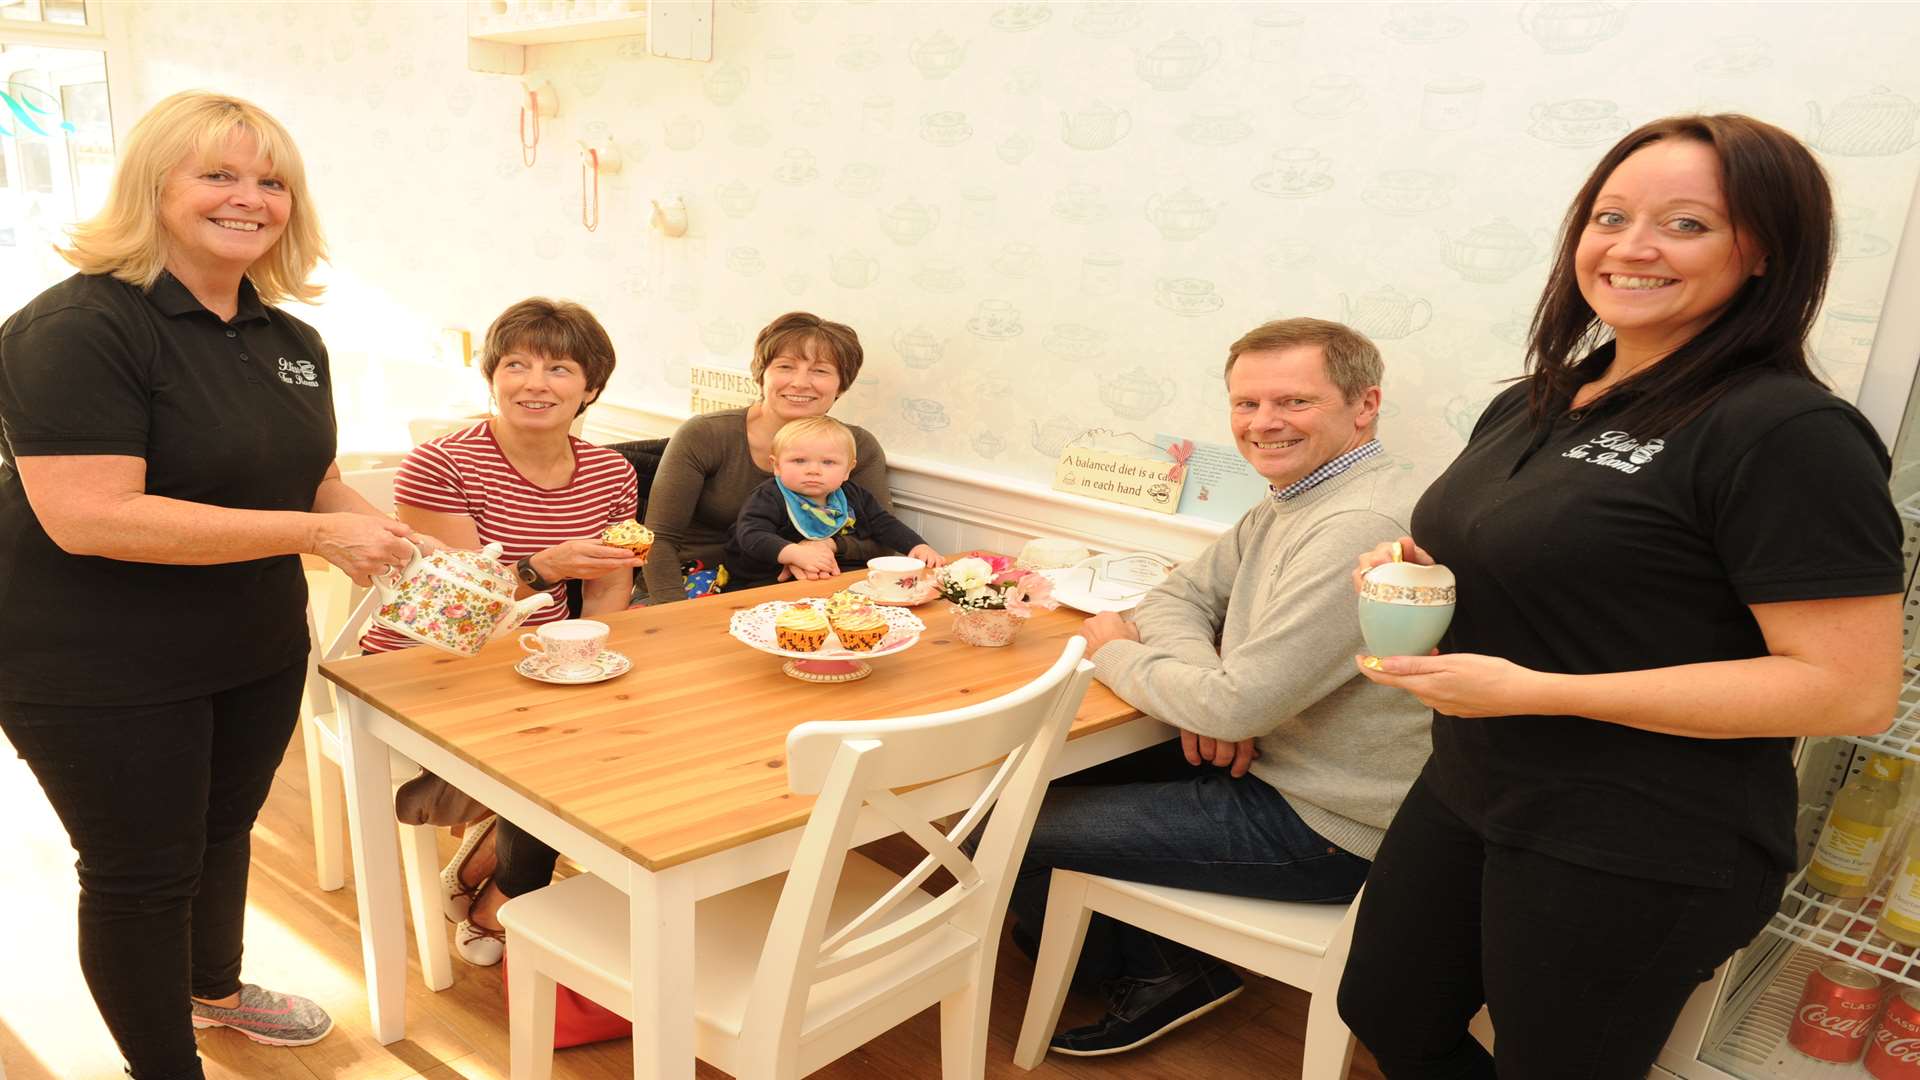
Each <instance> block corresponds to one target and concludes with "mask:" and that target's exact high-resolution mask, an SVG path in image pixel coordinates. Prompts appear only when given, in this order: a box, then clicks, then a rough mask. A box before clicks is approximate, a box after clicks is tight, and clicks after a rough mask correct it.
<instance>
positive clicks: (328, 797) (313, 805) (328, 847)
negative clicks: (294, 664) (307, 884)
mask: <svg viewBox="0 0 1920 1080" xmlns="http://www.w3.org/2000/svg"><path fill="white" fill-rule="evenodd" d="M300 738H301V743H302V744H303V748H304V751H305V753H306V757H307V809H308V810H309V811H311V812H312V814H313V876H314V880H315V882H316V883H317V884H318V885H319V887H320V891H321V892H333V891H334V890H335V889H338V888H340V887H341V886H343V885H345V884H346V883H347V873H346V865H347V833H346V829H345V827H344V826H345V822H346V798H345V788H344V782H343V781H342V780H341V778H340V765H339V763H338V762H335V761H334V760H332V759H331V758H329V757H327V754H326V749H325V747H324V745H323V741H322V738H323V737H322V735H321V733H320V722H319V721H318V720H316V719H314V718H313V717H312V716H307V717H305V718H303V719H302V720H301V721H300Z"/></svg>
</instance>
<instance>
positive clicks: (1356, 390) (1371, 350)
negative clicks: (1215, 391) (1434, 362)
mask: <svg viewBox="0 0 1920 1080" xmlns="http://www.w3.org/2000/svg"><path fill="white" fill-rule="evenodd" d="M1300 345H1318V346H1320V355H1321V356H1322V357H1323V358H1324V360H1323V362H1324V366H1325V367H1326V369H1327V381H1329V382H1331V383H1333V385H1335V386H1337V387H1339V388H1340V396H1341V397H1342V398H1344V399H1345V400H1347V401H1352V400H1353V399H1355V398H1357V397H1359V396H1360V395H1361V394H1364V393H1366V392H1367V388H1368V387H1370V386H1379V385H1380V380H1381V379H1382V378H1384V377H1385V376H1386V370H1387V366H1386V362H1385V361H1383V360H1381V359H1380V350H1379V349H1378V348H1376V347H1375V346H1374V344H1373V342H1371V341H1368V340H1367V336H1366V335H1365V334H1362V333H1361V332H1360V331H1358V330H1355V329H1354V328H1353V327H1351V326H1348V325H1346V324H1345V323H1337V322H1334V321H1332V320H1330V319H1275V320H1274V321H1272V322H1269V323H1261V324H1260V325H1259V326H1256V327H1254V328H1253V329H1251V330H1249V331H1247V332H1246V333H1245V334H1242V335H1241V336H1240V340H1239V341H1236V342H1234V343H1233V345H1232V346H1231V347H1229V348H1228V349H1227V368H1226V370H1225V371H1224V372H1222V373H1221V377H1222V378H1226V379H1231V378H1232V377H1233V364H1234V361H1236V360H1238V359H1240V354H1241V353H1250V352H1265V351H1267V350H1268V349H1291V348H1294V347H1296V346H1300Z"/></svg>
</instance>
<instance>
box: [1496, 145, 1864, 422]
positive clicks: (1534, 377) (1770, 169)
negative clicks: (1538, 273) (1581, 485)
mask: <svg viewBox="0 0 1920 1080" xmlns="http://www.w3.org/2000/svg"><path fill="white" fill-rule="evenodd" d="M1662 139H1688V140H1692V141H1694V142H1698V143H1703V144H1705V145H1706V146H1709V147H1711V148H1712V149H1713V151H1714V153H1715V155H1716V156H1718V158H1719V159H1720V187H1721V190H1722V191H1723V192H1724V193H1725V195H1726V199H1727V212H1728V215H1729V216H1730V217H1731V219H1732V222H1733V228H1734V231H1735V235H1736V237H1737V238H1738V239H1739V241H1740V243H1741V244H1742V245H1743V246H1745V247H1747V248H1748V249H1749V250H1758V251H1760V252H1761V253H1763V254H1764V255H1765V256H1766V267H1767V271H1766V273H1765V274H1763V275H1761V276H1759V277H1750V278H1748V279H1747V280H1746V282H1745V283H1744V284H1742V285H1741V286H1740V291H1738V292H1736V293H1735V294H1734V295H1733V299H1732V300H1730V301H1728V302H1727V306H1726V307H1725V308H1724V309H1722V310H1721V312H1720V314H1719V317H1717V318H1716V319H1714V321H1713V322H1712V323H1711V324H1709V325H1708V326H1707V328H1706V329H1704V330H1702V331H1700V332H1699V333H1698V334H1696V335H1694V337H1693V339H1692V340H1690V341H1688V342H1687V343H1686V344H1684V345H1682V346H1680V347H1679V348H1678V349H1676V350H1674V352H1673V353H1672V354H1671V355H1669V356H1667V357H1666V358H1665V359H1663V360H1661V361H1660V362H1659V363H1657V364H1653V365H1650V366H1649V367H1647V368H1644V369H1642V370H1641V371H1639V372H1637V373H1635V374H1634V375H1632V376H1630V377H1628V378H1627V379H1625V380H1622V381H1621V382H1620V383H1619V384H1617V386H1618V387H1629V388H1631V389H1633V390H1635V391H1637V392H1638V395H1637V398H1636V400H1634V401H1633V402H1632V403H1630V404H1629V405H1627V406H1626V408H1625V410H1624V411H1623V412H1622V413H1621V414H1620V419H1619V421H1618V422H1619V423H1620V425H1621V426H1622V427H1631V428H1632V430H1633V431H1634V433H1635V434H1636V435H1644V436H1647V437H1652V436H1656V435H1664V434H1666V433H1667V432H1670V431H1672V430H1673V429H1674V428H1676V427H1679V426H1680V425H1682V424H1684V423H1686V422H1687V421H1688V420H1691V419H1693V418H1694V417H1696V416H1698V415H1700V413H1702V412H1704V411H1705V410H1706V408H1707V407H1708V406H1709V405H1711V404H1712V403H1713V402H1714V401H1715V400H1717V399H1718V398H1719V397H1720V396H1721V395H1722V394H1724V393H1726V392H1727V391H1728V390H1730V389H1732V388H1733V387H1734V386H1735V385H1736V384H1737V383H1738V382H1740V381H1741V380H1742V379H1744V378H1746V377H1747V376H1749V375H1751V374H1753V373H1755V372H1758V371H1763V370H1774V371H1784V372H1787V373H1789V374H1792V375H1798V376H1800V377H1801V378H1804V379H1806V380H1808V381H1810V382H1814V383H1821V381H1820V379H1819V377H1818V376H1816V375H1815V374H1814V373H1813V370H1812V368H1810V367H1809V366H1808V365H1807V356H1806V340H1807V334H1808V333H1809V332H1810V331H1811V330H1812V329H1813V320H1814V317H1815V315H1816V314H1817V313H1818V312H1819V310H1820V300H1821V297H1822V296H1824V295H1825V293H1826V289H1827V271H1828V270H1829V269H1830V268H1831V267H1832V265H1833V194H1832V192H1831V190H1830V189H1829V188H1828V186H1827V177H1826V173H1825V172H1823V171H1822V170H1821V168H1820V163H1819V162H1817V161H1815V160H1814V158H1813V154H1812V153H1810V152H1809V151H1808V150H1807V148H1806V147H1805V146H1803V145H1801V143H1800V140H1798V139H1796V138H1794V137H1793V136H1792V135H1789V134H1787V133H1786V132H1784V131H1782V130H1780V129H1779V128H1777V127H1774V126H1773V125H1771V124H1766V123H1762V122H1760V121H1758V120H1755V119H1753V118H1752V117H1750V116H1741V115H1739V114H1737V113H1721V114H1718V115H1714V116H1670V117H1667V118H1666V119H1663V120H1655V121H1653V122H1651V123H1648V124H1644V125H1642V126H1641V127H1640V128H1638V129H1636V130H1635V131H1632V132H1630V133H1628V135H1627V136H1626V137H1625V138H1623V139H1621V140H1620V141H1619V142H1618V143H1616V144H1614V147H1613V149H1611V150H1609V151H1607V153H1606V155H1605V156H1603V157H1602V158H1601V159H1600V162H1599V164H1597V165H1595V166H1594V169H1593V173H1592V175H1590V176H1588V177H1587V182H1586V183H1585V184H1583V185H1581V188H1580V192H1579V194H1577V195H1575V196H1574V198H1573V205H1572V206H1570V207H1569V208H1568V209H1567V217H1566V220H1565V221H1564V222H1562V223H1561V234H1560V250H1559V253H1558V255H1556V256H1555V258H1554V262H1553V271H1552V273H1551V274H1549V275H1548V277H1547V287H1546V291H1545V292H1544V293H1542V294H1541V297H1540V304H1539V306H1538V307H1537V308H1535V309H1534V313H1533V325H1532V329H1531V333H1530V341H1529V344H1528V349H1527V377H1528V379H1529V381H1530V385H1529V386H1528V396H1527V400H1528V406H1529V409H1530V410H1531V412H1532V415H1533V418H1534V420H1535V422H1536V423H1538V422H1543V421H1544V420H1545V419H1546V418H1547V417H1548V415H1549V414H1550V413H1551V412H1552V411H1553V410H1555V409H1557V408H1565V407H1566V403H1567V402H1568V401H1569V400H1570V399H1571V398H1572V395H1573V393H1574V391H1575V390H1577V389H1578V388H1579V387H1580V386H1582V385H1584V384H1585V383H1588V382H1591V381H1592V380H1594V379H1595V378H1598V377H1599V375H1600V374H1601V372H1602V371H1603V370H1605V368H1606V366H1607V364H1608V363H1610V362H1611V358H1612V355H1613V349H1612V348H1611V346H1610V345H1604V343H1605V342H1606V340H1607V329H1606V326H1605V324H1603V323H1601V322H1600V320H1599V317H1598V316H1596V315H1595V314H1594V311H1593V308H1592V307H1591V306H1590V305H1589V304H1588V303H1587V300H1586V297H1584V296H1582V295H1581V294H1580V287H1579V282H1578V279H1577V278H1576V276H1575V271H1574V265H1573V259H1574V251H1575V249H1577V248H1578V247H1579V245H1580V236H1581V233H1582V232H1583V231H1585V229H1586V226H1587V221H1588V219H1589V218H1591V217H1592V216H1593V206H1594V203H1595V202H1597V201H1598V200H1599V197H1600V189H1601V188H1602V187H1603V186H1604V185H1605V184H1606V182H1607V178H1608V177H1610V176H1612V175H1613V171H1614V170H1615V169H1616V168H1619V166H1620V163H1621V162H1623V161H1625V160H1626V159H1627V158H1628V157H1629V156H1630V155H1632V154H1633V153H1634V152H1635V151H1637V150H1640V149H1642V148H1643V147H1645V146H1647V145H1648V144H1650V143H1655V142H1659V141H1660V140H1662ZM1821 385H1825V384H1824V383H1821ZM1609 392H1612V390H1609Z"/></svg>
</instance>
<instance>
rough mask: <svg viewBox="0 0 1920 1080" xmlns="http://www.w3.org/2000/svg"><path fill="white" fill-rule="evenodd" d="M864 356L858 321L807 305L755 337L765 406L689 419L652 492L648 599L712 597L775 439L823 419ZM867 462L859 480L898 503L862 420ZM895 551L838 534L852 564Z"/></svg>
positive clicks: (844, 560)
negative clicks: (789, 425)
mask: <svg viewBox="0 0 1920 1080" xmlns="http://www.w3.org/2000/svg"><path fill="white" fill-rule="evenodd" d="M863 359H864V354H863V353H862V351H861V349H860V338H859V336H858V335H857V334H855V333H854V332H853V328H852V327H849V326H846V325H844V324H842V323H836V322H828V321H826V320H825V319H822V318H820V317H819V316H817V315H811V314H808V313H807V312H804V311H795V312H790V313H788V314H786V315H782V316H780V317H779V318H777V319H775V320H773V321H772V322H770V323H768V324H767V326H766V329H764V330H761V331H760V336H759V337H758V338H757V339H755V341H754V343H753V367H752V368H751V372H752V375H753V381H754V382H756V383H758V384H759V385H760V388H761V392H762V397H761V399H760V401H759V403H758V404H754V405H750V406H748V407H746V408H744V409H727V410H724V411H722V412H716V413H707V414H706V415H703V416H696V417H693V418H692V419H689V420H688V421H687V422H686V423H684V424H682V425H680V429H679V430H678V431H675V432H674V433H673V439H672V441H670V442H669V443H668V444H667V452H666V454H665V456H664V457H663V458H662V459H661V461H660V470H659V472H657V473H655V474H654V478H653V488H652V491H651V492H650V493H649V494H648V496H647V520H646V525H647V528H649V529H651V530H653V551H652V553H651V554H650V556H649V557H648V560H647V566H646V585H647V603H649V604H665V603H670V602H672V601H674V600H680V599H684V598H686V597H689V596H704V595H706V594H707V593H709V592H715V591H719V588H720V587H724V586H723V585H722V584H721V583H720V582H719V580H718V579H719V578H720V577H721V575H720V574H719V573H718V572H717V571H719V570H720V569H721V565H722V562H723V560H724V558H725V554H726V549H727V537H728V536H729V535H730V534H731V533H732V531H733V524H734V522H735V521H736V520H738V518H739V517H740V508H741V507H743V506H745V505H746V502H747V498H748V496H750V495H752V494H753V492H754V490H755V489H756V488H758V487H759V486H760V485H761V484H762V483H764V482H765V481H766V479H767V478H768V477H769V476H771V475H773V474H772V473H770V472H768V471H767V469H766V463H767V462H768V461H770V460H771V456H770V455H771V454H772V450H773V436H774V433H775V432H777V431H779V430H780V428H781V425H783V424H785V423H786V422H787V421H789V420H798V419H801V418H802V417H807V416H820V415H823V414H825V413H826V412H827V411H828V410H829V409H831V408H833V403H834V402H836V401H838V400H839V399H840V395H841V394H844V393H846V391H847V387H849V386H851V385H853V380H854V378H855V377H857V376H858V375H859V374H860V364H861V362H862V360H863ZM848 426H849V427H850V428H852V430H853V438H854V446H855V451H856V457H857V458H858V460H859V466H858V467H857V468H856V469H855V470H854V472H853V476H852V478H851V479H852V480H853V482H854V483H856V484H859V485H860V486H861V487H862V488H864V489H866V490H867V492H868V493H870V494H871V495H873V497H874V498H876V499H878V500H879V501H880V504H881V505H882V506H884V507H886V508H887V509H888V510H891V509H893V496H892V493H891V492H890V490H889V489H888V487H887V456H886V453H885V452H884V451H882V450H881V449H880V442H879V440H877V439H875V438H874V437H873V435H872V434H871V433H869V432H868V431H867V430H866V429H865V428H860V427H853V425H848ZM883 554H886V552H885V551H883V550H882V549H881V548H880V547H879V546H878V545H876V544H875V543H874V542H872V541H869V540H858V539H855V538H853V537H850V536H842V537H836V538H835V556H836V557H837V558H838V560H839V561H840V563H841V565H842V567H846V566H858V565H861V564H863V563H865V562H866V560H868V559H870V558H872V557H874V556H876V555H883Z"/></svg>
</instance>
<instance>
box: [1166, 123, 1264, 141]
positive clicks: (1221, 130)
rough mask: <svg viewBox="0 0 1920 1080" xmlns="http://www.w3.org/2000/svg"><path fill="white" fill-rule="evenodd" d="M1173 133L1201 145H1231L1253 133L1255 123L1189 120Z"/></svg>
mask: <svg viewBox="0 0 1920 1080" xmlns="http://www.w3.org/2000/svg"><path fill="white" fill-rule="evenodd" d="M1173 133H1174V134H1175V135H1178V136H1180V137H1181V138H1183V139H1185V140H1187V141H1188V142H1190V143H1199V144H1200V145H1201V146H1231V145H1232V144H1234V143H1237V142H1239V141H1240V140H1242V139H1244V138H1246V137H1247V136H1249V135H1251V134H1253V125H1251V124H1249V123H1247V122H1246V121H1245V120H1189V121H1187V122H1186V123H1184V124H1181V125H1180V126H1179V127H1177V128H1175V129H1174V132H1173Z"/></svg>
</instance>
